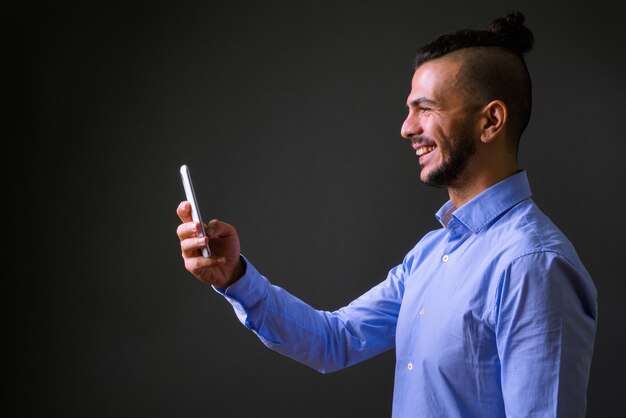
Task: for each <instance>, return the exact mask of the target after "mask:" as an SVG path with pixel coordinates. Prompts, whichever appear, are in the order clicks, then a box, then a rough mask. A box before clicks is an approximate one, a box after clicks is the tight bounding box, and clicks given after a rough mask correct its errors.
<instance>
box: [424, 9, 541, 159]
mask: <svg viewBox="0 0 626 418" xmlns="http://www.w3.org/2000/svg"><path fill="white" fill-rule="evenodd" d="M524 20H525V18H524V15H523V14H522V13H521V12H520V11H518V10H512V11H509V12H507V13H506V14H505V16H504V17H501V18H498V19H496V20H494V21H493V22H491V27H490V28H489V29H488V30H478V29H467V28H461V29H457V30H455V31H454V32H451V33H447V34H444V35H441V36H439V37H437V38H436V39H434V40H432V41H431V42H429V43H428V44H427V45H424V46H423V47H422V48H420V49H419V51H418V52H417V54H416V55H415V60H414V67H415V69H417V68H418V67H419V66H421V65H422V64H424V63H425V62H427V61H430V60H434V59H437V58H440V57H443V56H444V55H448V54H451V53H453V52H454V53H455V54H454V55H455V56H457V55H458V57H460V58H461V59H462V60H463V67H462V75H461V77H462V79H463V81H464V82H463V86H464V88H465V89H466V93H467V94H469V95H470V96H471V97H472V98H474V99H477V100H481V101H483V102H484V103H487V102H488V101H491V100H496V99H498V100H502V101H504V102H505V103H506V105H507V106H508V107H509V122H510V124H509V126H510V129H511V133H513V134H514V136H515V137H516V143H515V146H516V149H517V145H518V143H519V137H520V136H521V135H522V132H523V131H524V129H526V126H527V125H528V121H529V120H530V112H531V107H532V85H531V80H530V74H529V73H528V68H527V66H526V61H525V60H524V54H525V53H527V52H530V51H531V50H532V49H533V46H534V36H533V33H532V31H531V30H530V29H528V28H527V27H526V26H525V25H524ZM456 51H458V52H456Z"/></svg>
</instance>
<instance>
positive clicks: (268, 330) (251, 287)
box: [220, 262, 395, 373]
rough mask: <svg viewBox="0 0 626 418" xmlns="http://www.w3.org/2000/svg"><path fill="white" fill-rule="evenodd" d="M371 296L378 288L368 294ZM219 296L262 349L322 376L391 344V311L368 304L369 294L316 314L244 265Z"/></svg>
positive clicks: (313, 310) (392, 330)
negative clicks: (255, 338)
mask: <svg viewBox="0 0 626 418" xmlns="http://www.w3.org/2000/svg"><path fill="white" fill-rule="evenodd" d="M384 288H385V289H388V288H389V287H384ZM376 291H377V287H375V288H374V289H372V290H371V291H370V292H368V294H370V293H372V292H376ZM220 293H222V294H223V295H224V296H225V297H226V298H227V299H228V300H229V302H230V303H231V304H232V305H233V308H234V309H235V312H236V314H237V316H238V318H239V320H240V321H241V322H242V323H243V324H244V325H245V326H246V327H247V328H249V329H251V330H252V331H254V332H255V333H256V334H257V336H258V337H259V339H260V340H261V341H262V342H263V343H264V344H265V345H266V346H267V347H269V348H271V349H272V350H275V351H277V352H279V353H281V354H283V355H286V356H288V357H290V358H292V359H294V360H296V361H298V362H300V363H303V364H306V365H308V366H310V367H312V368H314V369H316V370H318V371H320V372H323V373H326V372H331V371H334V370H338V369H341V368H344V367H347V366H350V365H352V364H355V363H358V362H360V361H362V360H365V359H366V358H369V357H372V356H374V355H376V354H379V353H381V352H383V351H386V350H387V349H389V348H391V347H392V346H393V344H394V339H395V318H394V313H393V310H394V308H392V309H391V311H392V312H381V309H377V307H376V306H371V305H370V303H369V302H370V301H371V299H372V298H371V297H367V295H368V294H366V295H364V296H363V297H362V298H359V299H357V300H356V301H354V302H353V303H352V304H350V305H349V306H347V307H345V308H342V309H340V310H338V311H335V312H327V311H320V310H316V309H314V308H313V307H311V306H310V305H308V304H306V303H305V302H303V301H302V300H300V299H298V298H297V297H295V296H293V295H291V294H290V293H288V292H287V291H285V290H284V289H282V288H280V287H277V286H273V285H272V284H271V283H270V282H269V281H268V280H267V279H266V278H265V277H263V276H262V275H260V274H259V273H258V272H257V271H256V269H254V267H253V266H252V265H251V264H250V263H249V262H246V272H245V273H244V275H243V276H242V278H241V279H240V280H239V281H237V282H236V283H234V284H233V285H232V286H230V287H229V288H228V289H226V291H225V292H220ZM372 313H374V314H376V316H377V319H376V320H373V319H372V317H373V316H372ZM381 317H382V318H383V319H382V320H381ZM386 319H388V321H387V320H386Z"/></svg>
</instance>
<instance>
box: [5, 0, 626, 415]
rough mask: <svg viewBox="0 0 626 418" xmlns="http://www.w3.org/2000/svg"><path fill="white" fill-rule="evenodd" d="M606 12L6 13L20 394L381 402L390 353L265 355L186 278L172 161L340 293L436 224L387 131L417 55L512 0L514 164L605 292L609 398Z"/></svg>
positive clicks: (410, 158)
mask: <svg viewBox="0 0 626 418" xmlns="http://www.w3.org/2000/svg"><path fill="white" fill-rule="evenodd" d="M559 3H560V2H559ZM612 4H617V3H615V2H609V1H596V2H593V3H590V4H588V5H587V6H585V7H582V6H557V5H551V4H547V2H533V3H532V4H531V2H530V1H528V2H502V1H486V2H467V1H455V2H443V1H442V2H420V1H393V2H390V1H387V2H372V1H368V2H364V1H348V2H341V3H339V2H328V3H318V2H295V1H285V2H251V3H250V4H246V3H242V2H228V3H227V4H226V5H210V3H209V2H193V3H191V2H187V3H184V4H178V5H176V6H161V5H150V6H149V5H148V3H143V5H141V6H139V5H128V4H127V5H123V6H122V5H120V6H115V5H112V4H111V3H108V2H107V3H105V2H91V3H90V4H89V5H84V4H82V3H79V4H72V3H54V4H53V3H52V2H48V3H46V4H44V5H38V6H37V5H35V4H32V3H29V4H28V5H25V6H23V7H21V8H20V10H17V11H15V12H13V13H8V12H7V13H6V14H5V16H3V18H2V19H3V23H12V24H14V26H13V29H11V30H10V31H9V33H8V34H7V36H6V37H5V41H4V42H5V46H8V50H10V51H12V52H14V53H15V54H16V55H15V57H16V58H15V59H14V60H12V61H11V63H12V65H10V66H9V67H10V69H11V70H14V71H13V72H12V76H11V78H10V81H11V83H10V84H11V85H12V87H14V88H15V90H16V92H17V94H16V95H15V96H11V97H12V98H13V97H14V100H11V101H10V103H9V104H10V106H9V108H10V112H9V113H8V115H13V112H15V115H14V116H11V117H10V122H11V124H10V125H11V126H12V127H14V128H16V129H15V134H10V135H9V136H8V141H7V145H6V149H7V155H10V156H14V158H13V159H12V161H13V162H16V161H17V162H21V163H22V164H23V166H22V167H23V168H22V170H21V171H20V172H18V174H17V175H16V174H14V173H15V172H7V171H6V170H5V174H7V178H8V179H9V181H8V182H7V183H9V185H8V186H7V187H8V188H7V190H8V191H9V192H10V193H12V195H11V198H10V199H8V200H7V203H6V204H7V207H8V208H9V213H10V215H8V216H7V217H6V220H7V221H6V222H7V224H9V225H10V227H11V229H10V230H11V231H12V233H11V234H10V235H11V236H10V238H11V241H10V244H13V243H15V245H12V247H13V250H11V253H10V254H11V255H12V257H11V260H10V262H11V263H13V262H15V261H18V260H19V262H17V263H15V264H16V265H17V267H18V270H17V271H18V273H17V274H15V275H14V277H15V280H13V281H11V282H16V283H17V284H16V288H15V291H13V292H11V293H6V296H5V297H6V298H7V299H9V302H11V301H12V302H15V301H18V306H19V308H18V309H13V310H11V311H10V314H9V315H8V316H7V317H6V319H7V322H8V323H9V325H10V332H11V334H10V335H11V338H10V344H8V346H9V348H10V350H11V353H12V356H11V357H9V363H10V364H9V365H10V366H12V368H14V369H15V371H16V372H17V373H15V374H14V375H12V376H13V377H12V378H11V379H12V382H13V384H12V385H11V386H12V388H13V391H14V392H13V393H14V394H15V396H14V397H13V398H12V399H13V400H14V401H16V402H17V403H18V405H19V407H20V409H21V410H22V411H23V414H24V415H37V416H42V415H43V416H63V417H85V416H89V417H121V416H132V417H139V416H141V417H201V416H202V417H207V416H208V417H248V416H262V417H270V416H271V417H293V416H299V417H305V416H311V417H319V416H326V417H339V416H364V417H385V416H390V411H391V397H392V389H393V387H392V386H393V364H394V353H393V352H388V353H386V354H384V355H381V356H379V357H377V358H375V359H372V360H370V361H368V362H365V363H362V364H359V365H356V366H354V367H351V368H349V369H346V370H343V371H340V372H337V373H334V374H330V375H321V374H318V373H317V372H315V371H313V370H311V369H309V368H307V367H306V366H303V365H300V364H298V363H295V362H293V361H292V360H289V359H287V358H284V357H281V356H280V355H278V354H276V353H274V352H271V351H269V350H268V349H266V348H265V347H264V346H263V345H262V344H261V343H260V342H259V341H258V340H257V339H256V338H255V337H254V335H253V334H252V333H250V332H248V331H247V330H246V329H245V328H244V327H243V326H242V325H241V324H240V323H239V322H238V321H237V319H236V318H235V316H234V314H233V312H232V309H231V307H230V305H228V304H227V303H226V302H225V301H224V300H223V299H222V298H221V297H220V296H219V295H217V294H216V293H215V292H213V290H212V289H210V288H209V287H207V286H205V285H203V284H201V283H200V282H198V281H196V280H195V279H194V278H193V277H192V276H191V275H190V274H188V273H187V272H186V271H185V270H184V268H183V263H182V259H181V257H180V250H179V243H178V239H177V237H176V234H175V230H176V227H177V225H178V223H179V221H178V218H177V216H176V213H175V209H176V206H177V205H178V203H179V202H180V201H181V200H183V198H184V194H183V189H182V186H181V183H180V177H179V174H178V168H179V166H180V165H181V164H182V163H187V164H189V166H190V168H191V171H192V175H193V179H194V182H195V184H196V188H197V193H198V197H199V200H200V202H201V206H202V209H203V212H204V216H205V218H220V219H223V220H225V221H227V222H229V223H232V224H234V225H235V226H236V227H237V229H238V231H239V234H240V237H241V241H242V251H243V253H244V254H245V255H246V256H248V257H249V258H250V259H251V260H252V261H253V263H254V264H255V265H256V267H257V268H258V269H259V270H260V271H261V272H262V273H263V274H265V275H266V276H268V277H269V278H271V280H272V281H273V282H274V283H275V284H277V285H280V286H283V287H285V288H287V289H288V290H290V291H292V292H293V293H295V294H296V295H297V296H299V297H301V298H302V299H304V300H306V301H307V302H309V303H311V304H312V305H313V306H315V307H317V308H320V309H328V310H332V309H336V308H339V307H341V306H343V305H344V304H346V303H348V302H349V301H350V300H352V299H353V298H355V297H357V296H358V295H360V294H361V293H362V292H364V291H366V290H367V289H369V288H370V287H371V286H373V285H375V284H376V283H378V282H379V281H381V280H382V279H384V277H385V276H386V273H387V271H388V270H389V269H390V268H392V267H393V266H395V265H396V264H398V263H400V262H401V260H402V258H403V256H404V254H405V253H406V252H407V251H408V250H409V249H410V248H412V247H413V245H414V244H415V243H416V242H417V241H418V240H419V239H420V238H421V236H422V235H423V234H424V233H426V232H427V231H429V230H431V229H433V228H436V227H437V226H438V225H437V223H436V221H435V218H434V212H435V211H436V210H437V209H438V208H439V207H440V206H441V204H443V203H444V202H445V200H446V198H447V196H446V194H445V191H442V190H435V189H429V188H426V187H425V186H422V185H421V184H420V183H419V181H418V175H419V169H418V164H417V161H416V158H415V155H414V153H413V152H412V149H411V148H410V146H409V144H408V143H407V142H406V141H405V140H403V139H402V138H401V137H400V134H399V132H400V125H401V123H402V121H403V119H404V116H405V99H406V96H407V94H408V92H409V89H410V78H411V75H412V68H411V59H412V57H413V53H414V52H415V50H416V49H417V48H418V47H419V46H421V45H422V44H424V43H425V42H427V41H429V40H430V39H432V38H433V37H435V36H436V35H438V34H440V33H442V32H445V31H448V30H451V29H454V28H456V27H458V26H470V27H486V26H487V25H488V24H489V22H490V21H491V20H492V19H494V18H495V17H499V16H501V15H503V14H504V12H505V11H506V10H508V9H509V8H512V7H517V8H520V9H521V10H522V11H523V12H524V13H525V14H526V17H527V24H528V26H529V27H530V28H531V29H533V30H534V33H535V37H536V47H535V50H534V51H533V52H532V53H531V54H530V55H529V56H528V65H529V68H530V71H531V74H532V77H533V83H534V100H535V104H534V108H533V116H532V120H531V123H530V126H529V128H528V130H527V132H526V134H525V136H524V138H523V139H522V145H521V156H520V165H521V167H523V168H525V169H527V170H528V174H529V178H530V181H531V185H532V188H533V192H534V198H535V200H536V201H537V202H538V204H539V205H540V206H541V207H542V208H543V210H544V211H545V212H546V213H547V214H548V215H549V216H550V217H551V218H552V219H553V220H554V221H555V222H556V223H557V225H559V226H560V227H561V229H562V230H563V231H564V232H565V233H566V234H567V235H568V236H569V237H570V238H571V240H572V241H573V243H574V244H575V246H576V247H577V249H578V251H579V254H580V257H581V259H582V260H583V262H584V263H585V265H586V266H587V268H588V270H589V271H590V273H591V274H592V276H593V278H594V280H595V283H596V285H597V288H598V292H599V307H600V320H599V327H598V334H597V340H596V350H595V353H594V359H593V363H592V371H591V381H590V385H589V407H588V416H590V417H613V416H621V414H622V413H623V411H622V409H621V405H622V404H623V399H622V398H623V393H624V389H625V388H624V384H623V377H624V374H625V373H626V370H625V362H624V360H623V355H624V353H626V346H625V343H624V338H623V335H622V334H623V331H624V326H623V322H622V321H623V319H624V317H625V313H626V312H625V308H624V305H625V304H624V293H623V292H624V273H625V268H624V263H623V260H622V259H621V256H622V253H623V250H624V245H623V243H622V242H621V240H620V238H621V237H622V236H624V234H625V233H626V228H625V225H624V217H623V216H622V215H620V212H621V211H622V210H623V208H624V206H625V199H624V190H625V187H624V186H625V179H626V176H625V173H624V171H625V169H624V164H623V162H622V161H623V155H624V137H623V129H618V127H621V126H622V125H623V120H624V116H623V115H624V104H623V97H624V93H625V89H624V75H623V74H624V70H623V67H622V66H621V65H619V64H618V60H620V56H621V57H623V56H624V48H623V46H622V44H623V42H622V41H623V39H624V37H623V30H622V28H621V26H622V22H621V18H620V17H619V16H620V15H619V13H618V11H617V10H616V9H615V8H614V7H613V6H612ZM13 81H15V82H13ZM5 117H6V115H5ZM5 158H6V157H5ZM16 178H17V179H18V181H15V179H16ZM16 185H17V186H16ZM7 235H9V234H7ZM6 288H7V287H5V289H6ZM14 359H19V360H14Z"/></svg>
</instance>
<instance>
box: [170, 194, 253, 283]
mask: <svg viewBox="0 0 626 418" xmlns="http://www.w3.org/2000/svg"><path fill="white" fill-rule="evenodd" d="M176 213H177V214H178V217H179V218H180V220H181V221H182V222H183V223H182V224H180V225H179V226H178V228H177V229H176V233H177V234H178V238H179V239H180V248H181V250H182V255H183V260H185V269H187V271H189V272H190V273H191V274H193V275H194V276H196V278H197V279H198V280H200V281H201V282H203V283H206V284H208V285H212V286H215V287H217V288H220V289H226V288H227V287H228V286H230V285H231V284H233V283H235V282H236V281H237V280H238V279H239V278H240V277H241V276H242V275H243V273H244V267H243V263H242V262H241V260H240V257H239V256H240V250H241V247H240V244H239V237H238V236H237V231H236V230H235V228H234V227H233V226H232V225H229V224H227V223H225V222H222V221H219V220H217V219H213V220H212V221H210V222H209V223H208V224H206V225H205V231H206V235H207V236H206V237H201V238H200V237H198V232H199V231H201V229H200V223H198V222H194V221H193V220H192V218H191V205H190V204H189V202H187V201H183V202H181V203H180V205H178V208H177V209H176ZM207 241H208V242H209V247H210V248H211V256H210V257H208V258H207V257H204V256H203V255H202V247H204V246H205V245H206V243H207Z"/></svg>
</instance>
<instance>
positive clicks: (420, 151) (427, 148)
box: [415, 145, 437, 157]
mask: <svg viewBox="0 0 626 418" xmlns="http://www.w3.org/2000/svg"><path fill="white" fill-rule="evenodd" d="M435 148H437V147H436V146H435V145H422V146H419V147H416V148H415V155H417V156H418V157H422V156H423V155H426V154H429V153H431V152H433V150H434V149H435Z"/></svg>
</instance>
